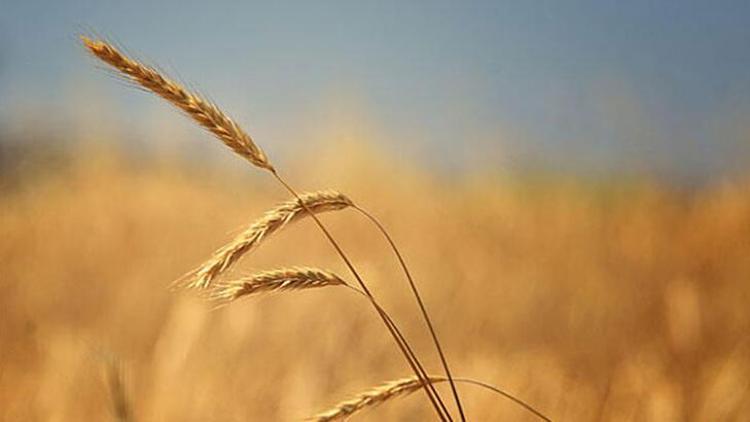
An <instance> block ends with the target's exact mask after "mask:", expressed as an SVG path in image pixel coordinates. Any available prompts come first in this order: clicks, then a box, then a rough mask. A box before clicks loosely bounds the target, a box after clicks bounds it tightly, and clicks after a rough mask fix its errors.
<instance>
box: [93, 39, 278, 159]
mask: <svg viewBox="0 0 750 422" xmlns="http://www.w3.org/2000/svg"><path fill="white" fill-rule="evenodd" d="M81 41H83V44H84V45H85V46H86V48H87V49H88V51H89V52H90V53H91V54H93V55H94V56H95V57H97V58H98V59H100V60H102V61H103V62H105V63H107V64H108V65H110V66H112V67H113V68H115V69H117V70H119V71H120V72H122V74H124V75H125V76H126V77H127V78H128V79H129V80H131V81H133V82H135V83H137V84H138V85H141V86H142V87H144V88H146V89H147V90H149V91H151V92H153V93H154V94H156V95H158V96H160V97H162V98H164V99H165V100H167V101H169V102H170V103H172V105H174V106H175V107H177V108H179V109H180V110H182V111H183V112H185V114H186V115H188V116H189V117H190V118H192V119H193V120H195V121H196V122H198V124H199V125H201V126H203V128H205V129H207V130H208V131H210V132H211V133H213V134H214V135H215V136H216V137H217V138H219V140H221V141H222V142H223V143H224V144H226V145H227V146H228V147H229V148H231V149H232V150H233V151H234V152H235V153H237V154H238V155H240V156H242V157H244V158H245V159H247V160H248V161H250V162H251V163H252V164H254V165H256V166H258V167H261V168H264V169H266V170H270V171H274V168H273V166H272V165H271V163H269V162H268V157H266V155H265V154H264V153H263V151H262V150H261V149H260V148H259V147H258V146H257V145H255V142H253V139H252V138H251V137H250V135H248V134H247V133H245V131H244V130H242V128H241V127H239V125H237V123H235V122H234V120H232V119H230V118H229V116H227V115H226V114H225V113H224V112H222V111H221V110H220V109H219V108H218V107H217V106H216V105H215V104H213V103H212V102H210V101H208V100H206V99H205V98H203V97H201V96H200V95H198V94H195V93H193V92H190V91H188V90H187V89H185V88H184V87H183V86H181V85H180V84H178V83H177V82H175V81H173V80H171V79H169V78H168V77H166V76H164V75H162V74H161V73H159V72H158V71H157V70H156V69H154V68H153V67H151V66H147V65H145V64H143V63H140V62H138V61H136V60H133V59H132V58H130V57H128V56H126V55H125V54H123V53H122V52H120V51H119V50H118V49H117V48H115V47H114V46H112V45H111V44H109V43H107V42H106V41H102V40H92V39H90V38H88V37H85V36H81Z"/></svg>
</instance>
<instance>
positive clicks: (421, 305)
mask: <svg viewBox="0 0 750 422" xmlns="http://www.w3.org/2000/svg"><path fill="white" fill-rule="evenodd" d="M354 209H356V210H357V211H358V212H360V213H361V214H362V215H364V216H365V217H366V218H367V219H369V220H370V221H371V222H372V223H373V224H374V225H375V226H376V227H377V228H378V230H379V231H380V232H381V233H382V234H383V236H384V237H385V239H386V240H387V241H388V244H389V245H390V247H391V249H392V250H393V252H394V253H395V254H396V257H397V258H398V262H399V264H400V265H401V268H402V269H403V271H404V274H405V275H406V279H407V280H408V282H409V287H410V288H411V291H412V293H413V294H414V297H415V298H416V300H417V304H418V305H419V309H420V311H421V312H422V318H423V319H424V321H425V324H426V325H427V328H428V330H429V332H430V336H431V337H432V342H433V343H434V344H435V348H436V349H437V352H438V355H439V356H440V362H441V363H442V365H443V369H444V370H445V376H446V377H447V378H448V383H449V384H450V387H451V392H452V393H453V399H454V400H455V402H456V407H458V413H459V415H460V417H461V421H462V422H463V421H466V416H465V415H464V409H463V407H462V406H461V400H460V399H459V396H458V390H457V389H456V384H455V383H454V382H453V377H452V376H451V371H450V368H449V367H448V361H447V360H446V359H445V354H444V353H443V348H442V347H441V346H440V341H439V340H438V338H437V334H436V333H435V328H434V327H433V325H432V321H431V319H430V317H429V315H428V314H427V309H426V308H425V305H424V302H423V301H422V297H421V295H420V294H419V290H418V289H417V286H416V284H415V283H414V279H413V278H412V276H411V272H410V271H409V268H408V267H407V265H406V262H405V261H404V258H403V256H402V255H401V252H400V251H399V249H398V247H397V246H396V243H395V242H394V241H393V239H392V238H391V236H390V234H388V231H387V230H386V229H385V227H383V225H382V224H381V223H380V221H379V220H378V219H377V218H375V217H374V216H373V215H372V214H370V213H369V212H367V211H366V210H365V209H363V208H361V207H359V206H358V205H354Z"/></svg>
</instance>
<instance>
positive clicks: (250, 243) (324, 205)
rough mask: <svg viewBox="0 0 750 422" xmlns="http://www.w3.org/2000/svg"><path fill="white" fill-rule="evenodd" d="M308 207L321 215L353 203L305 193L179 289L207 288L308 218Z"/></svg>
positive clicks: (327, 193) (223, 250)
mask: <svg viewBox="0 0 750 422" xmlns="http://www.w3.org/2000/svg"><path fill="white" fill-rule="evenodd" d="M301 202H303V203H304V205H306V206H307V208H308V209H309V210H310V211H311V212H313V213H315V214H319V213H322V212H327V211H337V210H342V209H344V208H347V207H351V206H352V205H353V204H352V201H351V200H350V199H349V198H348V197H347V196H346V195H344V194H342V193H339V192H336V191H333V190H324V191H318V192H311V193H304V194H302V195H300V200H297V199H292V200H289V201H286V202H284V203H282V204H280V205H278V206H276V207H275V208H273V209H271V210H269V211H267V212H266V213H265V214H264V215H263V217H261V218H260V219H258V220H256V221H255V222H254V223H253V224H252V225H250V227H248V228H247V229H245V230H244V231H243V232H242V233H240V234H239V235H238V236H237V237H235V238H234V240H232V241H231V242H229V243H228V244H226V245H224V246H223V247H221V248H220V249H219V250H217V251H216V252H214V254H213V256H212V257H211V258H210V259H209V260H208V261H206V262H205V263H204V264H203V265H201V266H200V267H198V269H196V270H195V271H193V272H192V273H190V274H188V275H187V277H186V278H185V279H183V280H180V281H178V282H177V283H176V285H177V286H178V287H187V288H199V289H204V288H207V287H209V286H210V285H211V283H212V282H213V281H214V280H215V279H216V278H218V277H219V276H220V275H221V274H222V273H223V272H225V271H226V270H227V269H229V267H230V266H231V265H232V264H233V263H235V262H236V261H237V260H238V259H240V257H242V256H243V255H244V254H246V253H247V252H249V251H251V250H252V249H255V248H257V247H258V245H260V244H261V243H262V241H263V240H264V239H266V238H267V237H269V236H271V235H272V234H274V233H276V232H277V231H279V230H281V229H283V228H284V227H285V226H286V225H287V224H289V223H292V222H294V221H297V220H299V219H301V218H304V217H307V216H309V215H310V214H308V213H307V212H306V211H305V208H304V207H303V206H302V204H301Z"/></svg>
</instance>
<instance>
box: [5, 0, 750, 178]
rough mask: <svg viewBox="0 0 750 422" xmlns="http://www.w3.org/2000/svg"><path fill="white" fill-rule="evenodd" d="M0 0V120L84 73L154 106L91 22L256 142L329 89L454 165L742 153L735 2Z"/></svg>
mask: <svg viewBox="0 0 750 422" xmlns="http://www.w3.org/2000/svg"><path fill="white" fill-rule="evenodd" d="M2 3H3V4H2V9H1V10H2V11H1V12H0V118H5V119H6V120H5V121H6V122H7V121H8V120H7V119H8V118H9V117H8V116H14V115H17V114H18V113H19V111H18V110H19V109H21V110H24V109H26V108H28V107H37V106H38V107H43V108H45V109H48V110H49V109H52V110H59V112H60V115H61V116H64V115H65V113H66V112H68V111H69V110H68V109H69V108H70V104H69V103H68V100H66V96H68V95H69V93H70V86H71V85H75V84H81V83H82V82H83V83H85V84H86V85H87V86H95V87H96V90H97V92H103V93H104V95H106V96H107V97H108V98H109V97H120V96H123V95H124V96H125V97H124V98H125V99H124V100H122V101H123V103H122V104H119V106H122V107H125V108H126V109H128V113H132V115H133V116H137V114H138V113H140V112H147V111H152V110H153V104H150V103H149V102H148V100H146V99H144V98H143V95H140V96H137V97H131V96H130V95H134V94H124V91H126V90H125V89H123V88H122V87H121V86H120V85H118V84H113V83H112V82H111V81H110V80H109V78H107V77H105V76H103V75H104V72H101V71H97V70H96V69H93V67H92V66H91V64H92V62H91V61H90V60H88V59H86V58H85V57H84V55H83V54H82V52H81V50H80V47H79V45H77V43H76V35H77V34H79V33H82V32H83V33H91V30H93V31H95V32H97V33H100V34H103V35H105V36H107V37H108V38H110V39H113V40H115V41H117V42H119V43H120V44H122V45H124V46H125V47H127V48H128V50H130V51H134V52H137V55H138V56H139V57H141V58H145V59H147V60H149V61H152V62H156V63H157V64H159V65H160V66H161V67H162V68H164V69H166V70H167V71H171V73H174V71H175V70H177V71H178V72H177V76H178V77H179V78H180V79H181V80H184V81H187V82H190V83H194V84H195V85H197V86H198V87H200V88H201V89H202V90H204V91H205V92H209V93H210V94H211V97H212V98H213V99H214V100H216V101H217V102H218V103H219V104H220V105H222V106H223V107H224V108H226V109H228V110H239V114H240V115H239V116H237V117H239V119H238V120H240V121H241V122H242V123H243V124H245V125H246V126H249V127H250V128H251V129H252V132H253V133H254V134H255V137H256V138H258V139H259V141H260V142H261V143H263V144H264V145H266V148H267V149H269V150H271V151H273V150H274V149H277V146H276V145H277V144H283V143H290V142H304V137H305V136H306V135H307V134H308V131H311V130H312V129H311V119H320V120H329V121H335V119H336V116H337V114H335V113H334V112H333V111H330V109H332V108H335V107H332V106H331V104H333V103H336V102H339V103H341V104H343V105H340V107H343V108H344V109H346V108H347V107H349V106H350V105H352V104H355V105H356V106H352V107H354V108H357V109H359V110H360V113H361V114H363V115H366V116H367V119H368V121H369V124H371V125H372V126H374V127H376V128H377V129H378V130H377V134H378V135H379V136H381V137H382V138H383V139H382V141H383V142H384V143H386V145H387V147H388V148H390V149H393V150H396V151H398V150H399V149H401V148H403V149H405V150H413V149H418V150H422V151H431V153H432V154H433V156H434V157H433V158H435V159H436V160H437V161H439V162H447V163H451V164H452V163H453V162H454V161H461V160H474V159H476V157H483V159H484V160H485V163H484V164H485V165H486V164H487V162H490V163H492V162H493V160H497V161H496V164H497V165H498V166H501V165H505V164H508V163H509V162H516V161H519V162H521V161H523V162H532V163H535V164H537V165H543V166H550V167H552V168H591V169H595V170H602V169H609V168H613V169H622V168H624V169H629V168H633V169H655V170H656V171H657V172H665V173H668V174H676V175H685V174H698V175H706V174H708V175H713V174H720V173H723V172H725V171H726V170H727V169H730V168H736V167H737V166H738V164H743V163H744V164H750V161H742V160H743V159H744V157H747V156H748V154H747V150H748V149H750V148H748V146H749V144H748V142H746V141H747V138H750V130H748V129H750V127H748V124H747V123H746V121H747V119H746V118H745V116H748V115H749V114H748V111H750V2H747V1H744V2H742V1H736V2H731V1H716V2H707V1H704V2H694V1H639V0H637V1H627V2H626V1H618V2H614V1H596V2H594V1H590V2H584V1H567V2H563V1H516V2H499V1H498V2H489V1H481V2H466V1H462V2H458V1H456V2H437V1H435V2H427V1H424V2H421V1H419V2H418V1H414V2H401V1H398V2H386V1H379V2H370V4H369V5H358V4H357V3H364V2H352V1H340V2H327V1H320V2H311V1H300V2H295V3H291V2H263V3H259V2H252V1H236V2H230V1H224V2H221V1H215V2H207V1H162V2H155V1H154V2H152V1H145V0H133V1H90V2H84V1H76V0H71V1H35V0H24V1H13V0H2ZM271 3H273V4H271ZM104 86H107V87H106V88H105V87H104ZM342 98H343V99H342ZM115 101H120V100H115ZM23 107H26V108H23ZM337 113H339V115H345V114H346V110H344V112H343V113H342V112H341V111H339V112H337ZM232 114H235V115H236V114H238V113H237V112H235V113H232ZM0 121H2V120H0ZM138 121H139V119H138V118H136V117H132V119H127V120H126V121H125V122H122V123H123V124H128V125H134V124H137V122H138ZM300 138H302V139H300ZM379 140H380V139H379ZM269 143H270V145H268V144H269ZM411 144H413V145H411ZM405 145H408V146H405ZM469 162H471V161H469Z"/></svg>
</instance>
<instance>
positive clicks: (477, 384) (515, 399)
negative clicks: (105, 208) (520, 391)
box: [442, 378, 552, 422]
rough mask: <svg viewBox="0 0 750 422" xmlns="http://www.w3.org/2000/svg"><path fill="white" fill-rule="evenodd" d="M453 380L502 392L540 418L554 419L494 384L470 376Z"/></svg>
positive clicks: (501, 393) (550, 421) (549, 420)
mask: <svg viewBox="0 0 750 422" xmlns="http://www.w3.org/2000/svg"><path fill="white" fill-rule="evenodd" d="M442 381H445V380H442ZM453 381H455V382H463V383H466V384H473V385H476V386H479V387H482V388H486V389H488V390H491V391H494V392H495V393H497V394H500V395H501V396H503V397H505V398H507V399H509V400H511V401H513V402H514V403H516V404H518V405H519V406H521V407H523V408H524V409H526V410H528V411H529V412H531V413H533V414H534V415H535V416H537V417H538V418H539V419H542V420H544V421H547V422H552V419H550V418H548V417H546V416H544V415H543V414H542V413H541V412H540V411H538V410H536V409H534V408H533V407H532V406H531V405H530V404H528V403H525V402H524V401H523V400H521V399H519V398H517V397H514V396H513V395H512V394H510V393H506V392H505V391H503V390H501V389H499V388H497V387H495V386H494V385H492V384H488V383H485V382H482V381H477V380H473V379H470V378H453Z"/></svg>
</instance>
